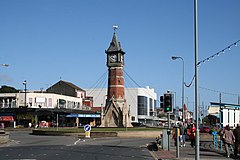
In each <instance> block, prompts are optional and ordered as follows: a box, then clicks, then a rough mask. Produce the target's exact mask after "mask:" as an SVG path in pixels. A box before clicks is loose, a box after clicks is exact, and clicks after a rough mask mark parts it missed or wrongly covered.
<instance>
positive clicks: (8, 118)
mask: <svg viewBox="0 0 240 160" xmlns="http://www.w3.org/2000/svg"><path fill="white" fill-rule="evenodd" d="M0 121H14V118H13V116H0Z"/></svg>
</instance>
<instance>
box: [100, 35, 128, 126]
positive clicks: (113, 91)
mask: <svg viewBox="0 0 240 160" xmlns="http://www.w3.org/2000/svg"><path fill="white" fill-rule="evenodd" d="M105 53H106V55H107V67H108V88H107V99H106V106H105V109H104V111H103V116H102V125H101V126H102V127H132V125H131V119H130V108H129V107H127V105H126V99H125V93H124V90H125V89H124V75H123V66H124V55H125V52H124V51H123V49H122V48H121V45H120V42H118V38H117V34H116V32H115V30H114V33H113V38H112V41H111V43H110V46H109V47H108V49H107V50H106V51H105Z"/></svg>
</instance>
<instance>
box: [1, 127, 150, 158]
mask: <svg viewBox="0 0 240 160" xmlns="http://www.w3.org/2000/svg"><path fill="white" fill-rule="evenodd" d="M29 133H30V132H29V131H11V132H10V139H11V142H10V143H8V144H5V145H1V146H0V160H48V159H49V160H80V159H88V160H103V159H104V160H121V159H124V160H126V159H128V160H141V159H144V160H145V159H146V160H148V159H149V160H150V159H154V158H153V157H152V155H151V153H150V152H149V151H148V150H147V148H146V144H147V143H149V142H151V141H154V140H153V139H144V138H141V139H137V138H131V139H123V138H96V139H95V138H90V139H79V138H76V137H72V136H35V135H30V134H29Z"/></svg>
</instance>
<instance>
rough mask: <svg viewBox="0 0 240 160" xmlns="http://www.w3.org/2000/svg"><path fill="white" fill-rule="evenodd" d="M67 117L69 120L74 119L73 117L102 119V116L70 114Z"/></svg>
mask: <svg viewBox="0 0 240 160" xmlns="http://www.w3.org/2000/svg"><path fill="white" fill-rule="evenodd" d="M67 117H69V118H73V117H75V118H76V117H78V118H83V117H84V118H100V117H101V116H100V114H69V115H67Z"/></svg>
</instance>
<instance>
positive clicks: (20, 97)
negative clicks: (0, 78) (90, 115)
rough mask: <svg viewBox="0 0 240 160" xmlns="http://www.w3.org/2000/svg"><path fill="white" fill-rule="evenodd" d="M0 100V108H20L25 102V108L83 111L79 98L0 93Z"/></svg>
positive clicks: (29, 93) (34, 93) (43, 93)
mask: <svg viewBox="0 0 240 160" xmlns="http://www.w3.org/2000/svg"><path fill="white" fill-rule="evenodd" d="M25 97H26V98H25ZM0 100H1V101H0V108H20V107H21V106H22V107H23V106H25V100H26V105H27V108H48V109H53V108H65V109H79V110H82V109H83V104H82V103H83V99H82V98H81V97H71V96H65V95H60V94H55V93H46V92H42V93H41V92H37V93H36V92H27V93H26V94H25V93H24V92H19V93H1V94H0Z"/></svg>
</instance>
